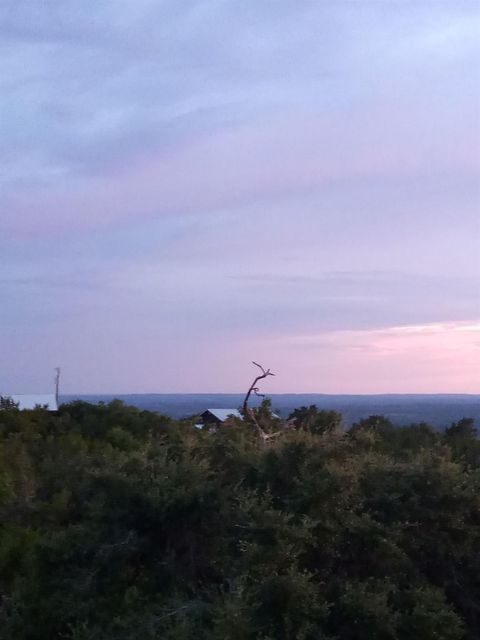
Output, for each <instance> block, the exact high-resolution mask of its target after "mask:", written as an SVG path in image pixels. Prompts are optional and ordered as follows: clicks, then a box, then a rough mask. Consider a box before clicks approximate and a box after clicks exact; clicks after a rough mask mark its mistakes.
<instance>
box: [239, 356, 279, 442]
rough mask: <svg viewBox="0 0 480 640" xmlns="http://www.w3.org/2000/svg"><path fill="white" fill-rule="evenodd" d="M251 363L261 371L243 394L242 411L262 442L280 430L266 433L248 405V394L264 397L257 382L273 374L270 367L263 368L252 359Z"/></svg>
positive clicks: (274, 435)
mask: <svg viewBox="0 0 480 640" xmlns="http://www.w3.org/2000/svg"><path fill="white" fill-rule="evenodd" d="M252 363H253V364H254V365H255V366H256V367H258V368H259V369H260V371H261V372H262V373H261V375H259V376H257V377H256V378H255V380H254V381H253V382H252V384H251V385H250V388H249V389H248V391H247V394H246V396H245V399H244V401H243V413H244V414H245V417H246V418H248V419H249V420H250V421H251V422H253V424H254V425H255V427H256V429H257V432H258V435H259V436H260V437H261V438H262V440H263V441H264V442H268V441H269V440H271V439H272V438H275V437H276V436H277V435H279V434H280V433H281V431H277V432H276V433H266V432H265V431H264V430H263V429H262V427H261V426H260V425H259V424H258V420H257V417H256V415H255V412H254V410H253V409H251V408H250V407H249V406H248V401H249V400H250V396H251V395H252V393H253V394H254V395H256V396H258V397H259V398H264V397H265V395H264V394H262V393H260V388H259V387H257V383H258V381H259V380H263V379H264V378H268V376H274V375H275V374H274V373H272V372H271V371H270V369H265V368H264V367H262V365H261V364H258V362H254V361H253V360H252Z"/></svg>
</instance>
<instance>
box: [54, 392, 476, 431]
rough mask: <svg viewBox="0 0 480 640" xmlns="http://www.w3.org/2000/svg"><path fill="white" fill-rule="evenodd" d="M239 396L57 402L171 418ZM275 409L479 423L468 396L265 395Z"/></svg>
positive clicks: (235, 403)
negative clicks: (110, 405)
mask: <svg viewBox="0 0 480 640" xmlns="http://www.w3.org/2000/svg"><path fill="white" fill-rule="evenodd" d="M243 397H244V396H243V394H241V393H144V394H111V395H108V394H106V395H62V396H61V397H60V400H61V402H71V401H72V400H76V399H80V400H85V401H87V402H93V403H97V402H109V401H110V400H113V399H114V398H118V399H120V400H122V401H123V402H125V404H128V405H132V406H134V407H138V408H139V409H147V410H149V411H158V412H159V413H163V414H166V415H168V416H171V417H172V418H185V417H187V416H191V415H194V414H199V413H202V412H203V411H205V409H207V408H237V407H239V406H240V405H241V404H242V401H243ZM269 398H271V399H272V405H273V408H274V410H275V411H276V412H277V413H279V414H280V415H281V416H282V417H286V416H288V414H289V413H291V412H292V411H293V410H294V409H296V408H297V407H301V406H309V405H311V404H315V405H317V406H318V407H319V408H320V409H329V410H335V411H340V412H341V413H342V415H343V417H344V420H345V424H346V425H347V426H350V425H351V424H352V423H353V422H356V421H357V420H361V419H362V418H366V417H368V416H370V415H378V414H381V415H383V416H385V417H387V418H389V419H390V420H391V421H392V422H393V423H394V424H397V425H407V424H411V423H414V422H428V423H429V424H431V425H433V426H435V427H436V428H439V429H442V428H445V427H446V426H448V425H450V424H451V423H452V422H454V421H456V420H460V419H461V418H463V417H469V418H474V420H475V422H476V423H477V424H479V423H480V395H469V394H438V395H433V394H425V395H423V394H387V395H327V394H320V393H318V394H317V393H306V394H291V393H285V394H271V395H270V394H269Z"/></svg>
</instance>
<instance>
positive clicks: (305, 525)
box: [0, 400, 480, 640]
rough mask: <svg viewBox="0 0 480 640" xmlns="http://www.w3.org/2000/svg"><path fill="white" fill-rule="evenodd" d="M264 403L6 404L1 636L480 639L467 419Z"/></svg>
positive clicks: (477, 479)
mask: <svg viewBox="0 0 480 640" xmlns="http://www.w3.org/2000/svg"><path fill="white" fill-rule="evenodd" d="M255 420H256V422H257V424H258V425H260V428H261V430H262V431H264V432H265V433H278V432H280V431H281V433H280V434H279V436H278V437H275V438H272V439H271V440H269V441H268V442H266V441H265V440H262V439H261V438H260V437H259V435H258V430H257V429H256V428H254V426H253V425H252V423H251V421H249V420H245V421H241V420H236V419H230V420H229V421H227V423H226V424H224V425H221V426H220V427H218V428H217V429H216V430H215V431H214V432H208V431H202V430H199V429H196V428H195V427H194V424H195V422H196V421H195V420H194V419H192V420H184V421H173V420H171V419H170V418H168V417H166V416H162V415H159V414H156V413H152V412H148V411H142V410H139V409H136V408H133V407H128V406H125V405H123V404H122V403H121V402H119V401H114V402H111V403H109V404H99V405H91V404H87V403H85V402H72V403H70V404H65V405H63V406H61V407H60V409H59V411H58V412H56V413H50V412H48V411H46V410H45V409H41V408H38V409H35V410H32V411H19V410H18V408H17V407H16V406H15V405H14V404H12V403H9V402H8V401H6V400H4V401H2V402H0V594H1V601H0V637H1V638H2V640H137V639H139V640H154V639H155V640H194V639H195V640H207V639H208V640H461V639H468V640H478V638H480V442H479V440H478V439H477V437H476V431H475V428H474V424H473V422H472V421H471V420H468V419H463V420H460V421H459V422H457V423H455V424H452V425H451V427H450V428H448V429H447V430H446V431H445V432H444V433H439V432H437V431H435V430H434V429H433V428H431V427H430V426H429V425H428V424H415V425H411V426H408V427H394V426H393V425H392V423H391V422H390V421H389V420H387V419H385V418H384V417H382V416H371V417H370V418H368V419H366V420H362V421H360V422H358V423H357V424H355V425H354V426H353V427H352V428H351V429H350V430H349V431H343V429H342V417H341V415H340V414H338V413H337V412H334V411H322V410H319V409H317V408H316V407H315V406H311V407H301V408H299V409H297V410H296V411H294V412H293V414H292V415H291V416H290V420H289V422H288V423H285V424H286V426H285V424H283V427H285V428H283V427H282V422H281V421H278V420H277V419H275V418H273V417H272V416H271V412H270V407H269V404H268V402H267V403H264V404H263V405H262V407H260V409H258V410H256V416H255ZM287 427H288V428H287Z"/></svg>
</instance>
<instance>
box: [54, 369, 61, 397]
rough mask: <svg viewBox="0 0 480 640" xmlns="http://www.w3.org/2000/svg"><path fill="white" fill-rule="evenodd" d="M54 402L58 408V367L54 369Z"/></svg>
mask: <svg viewBox="0 0 480 640" xmlns="http://www.w3.org/2000/svg"><path fill="white" fill-rule="evenodd" d="M54 371H55V401H56V403H57V407H58V388H59V386H60V367H55V369H54Z"/></svg>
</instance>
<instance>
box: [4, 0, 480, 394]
mask: <svg viewBox="0 0 480 640" xmlns="http://www.w3.org/2000/svg"><path fill="white" fill-rule="evenodd" d="M479 282H480V3H479V2H478V1H477V0H426V1H422V0H412V1H410V0H389V1H388V2H387V0H371V1H370V0H362V1H361V2H359V1H358V2H357V1H354V0H348V1H347V0H275V1H274V0H242V1H241V2H238V1H237V0H208V2H203V1H201V0H195V1H192V0H182V2H178V0H99V1H98V2H94V3H85V0H62V2H59V1H58V0H42V2H31V0H3V1H2V3H1V4H0V354H1V366H0V391H2V392H3V393H8V392H10V393H22V392H24V393H32V392H48V391H50V390H52V388H53V382H52V380H53V368H54V367H56V366H60V367H61V369H62V379H61V390H62V391H63V392H64V393H140V392H159V393H161V392H165V393H173V392H197V393H198V392H236V391H238V392H241V391H243V390H244V389H245V388H246V386H247V384H248V383H249V382H250V379H251V377H252V375H253V374H254V373H255V367H253V365H252V364H251V361H252V360H256V361H257V362H260V363H262V364H263V365H264V366H265V367H270V368H271V369H272V371H274V372H275V373H276V376H275V377H274V378H273V377H271V378H269V379H268V381H267V382H266V383H265V385H264V390H265V391H267V392H271V393H287V392H318V393H406V392H412V393H480V285H479Z"/></svg>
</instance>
